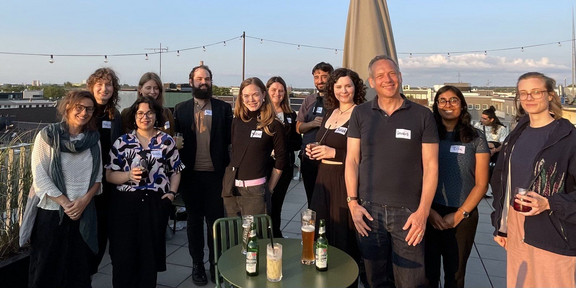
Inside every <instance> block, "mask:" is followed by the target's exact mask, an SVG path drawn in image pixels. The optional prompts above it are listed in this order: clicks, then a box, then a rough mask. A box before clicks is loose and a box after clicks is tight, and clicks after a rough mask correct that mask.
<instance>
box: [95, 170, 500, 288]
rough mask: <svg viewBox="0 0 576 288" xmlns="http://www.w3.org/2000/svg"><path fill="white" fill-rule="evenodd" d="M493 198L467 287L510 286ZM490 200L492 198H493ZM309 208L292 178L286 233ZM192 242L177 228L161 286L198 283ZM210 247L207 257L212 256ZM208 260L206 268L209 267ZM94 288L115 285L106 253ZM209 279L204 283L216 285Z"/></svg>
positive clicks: (294, 231)
mask: <svg viewBox="0 0 576 288" xmlns="http://www.w3.org/2000/svg"><path fill="white" fill-rule="evenodd" d="M491 200H492V199H484V200H482V202H481V203H480V205H479V207H478V208H479V212H480V219H479V224H478V232H477V233H476V239H475V243H474V248H473V249H472V254H471V256H470V259H469V260H468V269H467V271H466V287H470V288H475V287H478V288H488V287H506V252H505V250H504V249H503V248H501V247H500V246H498V245H497V244H496V243H495V242H494V241H493V240H492V229H493V228H492V225H491V224H490V213H491V212H492V207H491V205H490V204H491ZM489 201H490V202H489ZM302 209H306V193H305V192H304V185H303V183H302V182H301V181H292V184H291V185H290V189H289V190H288V194H287V195H286V200H285V202H284V209H283V211H282V224H281V225H282V231H283V234H284V237H288V238H299V237H300V222H299V221H300V220H299V217H300V216H299V215H300V211H301V210H302ZM187 245H188V242H187V239H186V232H185V230H181V231H177V232H176V234H175V235H174V236H173V237H172V239H170V240H168V241H167V242H166V250H167V251H166V252H167V257H166V261H167V266H168V270H167V271H166V272H162V273H159V274H158V287H160V288H164V287H177V288H191V287H198V286H196V285H194V284H193V283H192V278H191V273H192V258H191V257H190V255H189V253H188V246H187ZM207 249H208V248H206V253H205V255H206V257H208V251H207ZM208 267H209V265H208V262H207V260H206V271H208ZM92 285H93V287H94V288H108V287H112V265H111V264H110V258H109V257H108V256H106V257H105V258H104V260H103V261H102V264H101V266H100V270H99V272H98V274H96V275H95V276H94V278H93V281H92ZM214 286H215V285H214V284H213V283H212V282H210V280H208V285H207V286H204V287H214Z"/></svg>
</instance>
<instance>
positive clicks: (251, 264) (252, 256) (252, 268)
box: [246, 251, 258, 273]
mask: <svg viewBox="0 0 576 288" xmlns="http://www.w3.org/2000/svg"><path fill="white" fill-rule="evenodd" d="M257 260H258V253H257V252H250V251H249V252H248V253H246V272H248V273H256V268H257V267H256V265H258V261H257Z"/></svg>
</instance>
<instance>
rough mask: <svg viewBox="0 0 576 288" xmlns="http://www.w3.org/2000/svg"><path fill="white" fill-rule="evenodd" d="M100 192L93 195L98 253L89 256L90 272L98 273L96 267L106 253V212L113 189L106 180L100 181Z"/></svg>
mask: <svg viewBox="0 0 576 288" xmlns="http://www.w3.org/2000/svg"><path fill="white" fill-rule="evenodd" d="M102 184H103V185H102V194H100V195H96V196H94V205H95V206H96V217H98V254H96V255H94V256H93V257H91V258H92V259H91V260H90V262H91V263H90V274H91V275H94V274H96V273H98V267H99V266H100V262H102V258H103V257H104V254H105V253H106V246H107V244H108V225H109V223H108V221H109V220H108V214H109V213H110V211H109V209H108V208H109V206H110V193H112V190H113V189H114V188H113V187H112V184H110V183H108V182H103V183H102Z"/></svg>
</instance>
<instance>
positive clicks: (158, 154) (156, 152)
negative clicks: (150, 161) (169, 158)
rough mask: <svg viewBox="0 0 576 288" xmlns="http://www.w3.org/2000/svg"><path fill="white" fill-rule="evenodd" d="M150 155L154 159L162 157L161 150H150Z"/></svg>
mask: <svg viewBox="0 0 576 288" xmlns="http://www.w3.org/2000/svg"><path fill="white" fill-rule="evenodd" d="M152 157H154V158H156V159H159V158H162V150H152Z"/></svg>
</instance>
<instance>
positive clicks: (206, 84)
mask: <svg viewBox="0 0 576 288" xmlns="http://www.w3.org/2000/svg"><path fill="white" fill-rule="evenodd" d="M190 85H192V87H194V89H202V90H208V89H212V78H211V77H210V73H209V72H208V71H207V70H206V69H202V68H199V69H196V71H194V76H193V77H192V79H190Z"/></svg>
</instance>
